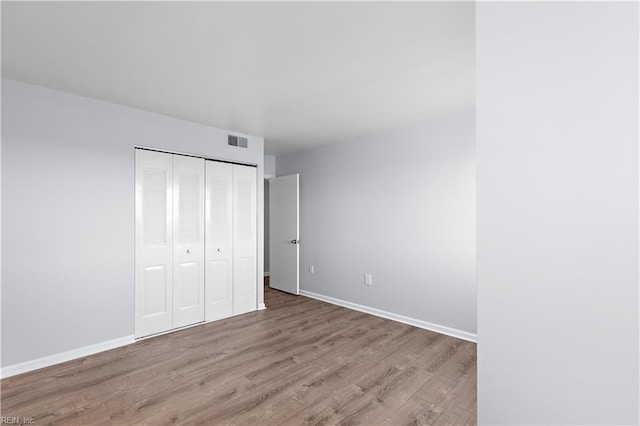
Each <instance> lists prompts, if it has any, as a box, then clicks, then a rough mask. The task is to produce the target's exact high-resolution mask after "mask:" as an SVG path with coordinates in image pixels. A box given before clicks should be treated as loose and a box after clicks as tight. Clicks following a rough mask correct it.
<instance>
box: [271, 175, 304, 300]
mask: <svg viewBox="0 0 640 426" xmlns="http://www.w3.org/2000/svg"><path fill="white" fill-rule="evenodd" d="M298 198H299V178H298V174H294V175H289V176H282V177H277V178H273V179H271V180H269V222H270V223H269V269H270V271H269V287H271V288H275V289H277V290H282V291H286V292H287V293H292V294H300V286H299V281H300V280H299V275H300V266H299V262H300V253H299V244H300V235H299V231H300V227H299V212H298V208H299V203H298Z"/></svg>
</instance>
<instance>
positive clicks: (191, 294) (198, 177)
mask: <svg viewBox="0 0 640 426" xmlns="http://www.w3.org/2000/svg"><path fill="white" fill-rule="evenodd" d="M172 157H173V328H178V327H183V326H186V325H191V324H195V323H197V322H201V321H204V310H205V307H204V186H205V185H204V160H203V159H201V158H193V157H186V156H182V155H172Z"/></svg>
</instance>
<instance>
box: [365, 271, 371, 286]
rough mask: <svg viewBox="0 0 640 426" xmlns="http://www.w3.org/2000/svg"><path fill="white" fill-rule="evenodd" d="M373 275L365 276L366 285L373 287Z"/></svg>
mask: <svg viewBox="0 0 640 426" xmlns="http://www.w3.org/2000/svg"><path fill="white" fill-rule="evenodd" d="M371 284H372V280H371V274H364V285H371Z"/></svg>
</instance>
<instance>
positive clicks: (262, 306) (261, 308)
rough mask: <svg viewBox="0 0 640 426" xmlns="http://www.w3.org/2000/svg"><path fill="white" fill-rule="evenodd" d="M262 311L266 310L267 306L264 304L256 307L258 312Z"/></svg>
mask: <svg viewBox="0 0 640 426" xmlns="http://www.w3.org/2000/svg"><path fill="white" fill-rule="evenodd" d="M263 309H267V306H266V305H265V304H264V303H261V304H259V305H258V310H259V311H262V310H263Z"/></svg>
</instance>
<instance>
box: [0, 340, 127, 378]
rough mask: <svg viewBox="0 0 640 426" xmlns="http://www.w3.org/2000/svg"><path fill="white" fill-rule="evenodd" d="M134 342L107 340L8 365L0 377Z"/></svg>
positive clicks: (0, 373) (1, 371)
mask: <svg viewBox="0 0 640 426" xmlns="http://www.w3.org/2000/svg"><path fill="white" fill-rule="evenodd" d="M134 342H135V340H134V338H133V336H125V337H120V338H118V339H113V340H108V341H106V342H101V343H96V344H95V345H89V346H84V347H82V348H78V349H72V350H70V351H67V352H61V353H58V354H53V355H49V356H45V357H42V358H38V359H34V360H31V361H26V362H21V363H20V364H14V365H8V366H6V367H3V368H2V370H0V377H1V378H3V379H4V378H7V377H11V376H15V375H17V374H22V373H26V372H29V371H33V370H38V369H40V368H44V367H49V366H51V365H55V364H60V363H62V362H67V361H71V360H72V359H77V358H83V357H85V356H89V355H93V354H96V353H98V352H103V351H108V350H109V349H115V348H118V347H120V346H126V345H129V344H131V343H134Z"/></svg>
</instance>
